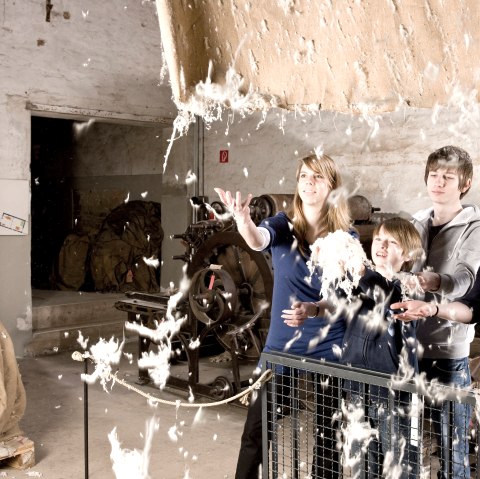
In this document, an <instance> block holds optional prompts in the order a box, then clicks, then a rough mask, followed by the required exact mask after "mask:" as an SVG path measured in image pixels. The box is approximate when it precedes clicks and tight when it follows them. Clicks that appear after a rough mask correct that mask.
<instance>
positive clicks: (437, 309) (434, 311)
mask: <svg viewBox="0 0 480 479" xmlns="http://www.w3.org/2000/svg"><path fill="white" fill-rule="evenodd" d="M431 306H433V308H434V309H433V308H432V309H433V312H432V309H431V310H430V312H431V314H430V317H431V318H433V317H435V316H437V315H438V311H439V308H438V304H436V303H432V304H431Z"/></svg>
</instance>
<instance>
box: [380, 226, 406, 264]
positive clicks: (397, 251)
mask: <svg viewBox="0 0 480 479" xmlns="http://www.w3.org/2000/svg"><path fill="white" fill-rule="evenodd" d="M407 260H408V258H406V257H405V254H404V252H403V249H402V247H401V246H400V244H399V242H398V241H397V239H395V238H394V237H393V236H392V235H391V234H390V233H387V232H386V231H385V230H384V229H383V227H380V229H379V231H378V233H377V234H376V235H374V237H373V239H372V261H373V262H374V264H375V266H376V267H377V269H381V270H383V271H384V272H387V273H390V274H393V273H397V272H398V271H400V269H401V268H402V265H403V263H404V262H405V261H407Z"/></svg>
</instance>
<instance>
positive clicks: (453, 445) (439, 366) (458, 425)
mask: <svg viewBox="0 0 480 479" xmlns="http://www.w3.org/2000/svg"><path fill="white" fill-rule="evenodd" d="M419 368H420V372H425V373H426V377H427V379H428V380H429V381H431V380H432V379H435V378H436V379H438V381H439V382H440V383H442V384H446V385H450V386H460V387H468V386H470V384H471V377H470V368H469V366H468V358H461V359H430V358H425V359H422V360H421V361H420V363H419ZM471 415H472V408H471V406H470V405H468V404H460V403H458V402H451V401H444V402H443V403H442V404H441V405H439V406H438V407H432V410H431V419H432V423H433V425H434V427H435V433H436V434H438V436H437V437H438V439H439V446H440V469H441V470H440V471H439V472H438V477H439V478H440V479H447V478H449V479H450V478H452V479H460V478H469V477H470V465H469V462H468V453H469V451H468V431H469V429H468V428H469V424H470V418H471ZM449 417H451V419H450V420H449Z"/></svg>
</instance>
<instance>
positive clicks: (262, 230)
mask: <svg viewBox="0 0 480 479" xmlns="http://www.w3.org/2000/svg"><path fill="white" fill-rule="evenodd" d="M296 180H297V186H296V191H295V196H294V201H293V205H292V208H291V211H290V212H289V213H288V214H286V213H285V212H279V213H277V214H276V215H275V216H273V217H271V218H267V219H265V220H264V221H262V222H261V223H260V225H258V226H256V225H255V224H254V222H253V221H252V219H251V217H250V209H249V204H250V201H251V198H252V195H251V194H249V195H248V196H247V198H246V199H242V195H241V194H240V192H237V193H236V194H235V195H233V194H232V193H231V192H229V191H224V190H222V189H220V188H215V191H216V192H217V193H218V195H219V197H220V199H221V200H222V201H223V203H225V205H226V206H227V207H228V209H229V210H230V211H231V212H232V213H233V216H234V219H235V222H236V225H237V228H238V231H239V233H240V234H241V235H242V237H243V238H244V239H245V241H246V242H247V244H248V245H249V246H250V247H251V248H252V249H254V250H258V251H264V250H268V251H269V252H270V254H271V257H272V265H273V271H274V278H273V297H272V308H271V318H270V327H269V331H268V335H267V339H266V343H265V347H264V351H267V352H287V353H290V354H295V355H299V356H308V357H312V358H316V359H325V360H327V361H333V362H337V361H338V358H337V357H336V355H335V352H334V351H335V349H336V348H340V347H341V344H342V340H343V335H344V332H345V321H344V319H343V318H337V320H336V321H334V322H332V321H331V319H329V318H327V317H322V316H319V314H320V308H319V306H318V302H319V301H320V297H319V295H320V290H321V277H320V276H318V275H317V274H311V273H310V271H309V268H308V265H307V262H308V260H309V258H310V245H311V244H313V243H314V242H315V240H316V239H318V238H322V237H324V236H326V235H327V234H328V233H332V232H334V231H337V230H343V231H349V230H350V228H351V221H350V216H349V210H348V203H347V198H346V195H345V194H343V192H342V180H341V176H340V172H339V170H338V167H337V165H336V164H335V162H334V161H333V160H332V159H331V158H330V157H329V156H327V155H322V156H316V155H310V156H307V157H305V158H303V159H301V160H300V161H299V165H298V168H297V172H296ZM305 318H308V319H306V320H305V321H301V323H302V324H301V325H300V326H298V327H292V326H289V325H288V324H286V323H285V321H291V320H301V319H305ZM287 388H288V385H287ZM287 396H288V395H287ZM322 407H323V413H322V415H321V416H322V418H323V420H321V419H320V418H317V429H318V430H319V433H318V436H317V438H316V439H317V446H316V451H317V454H315V460H314V463H315V464H314V465H313V471H312V473H313V474H312V477H314V478H320V477H335V471H336V470H338V467H339V464H338V462H339V460H338V452H337V450H336V448H335V432H336V431H335V428H334V427H333V426H332V418H331V414H333V412H334V409H333V408H332V405H330V406H329V408H330V409H329V411H330V413H331V414H325V411H326V410H325V407H326V405H325V404H323V405H322ZM319 421H321V424H320V423H319ZM318 451H322V453H321V455H322V457H319V455H318ZM261 462H262V410H261V401H260V400H258V401H255V400H252V401H251V404H250V407H249V411H248V415H247V420H246V423H245V428H244V432H243V435H242V443H241V448H240V455H239V459H238V463H237V471H236V475H235V477H236V479H254V478H256V477H258V474H259V466H260V464H261Z"/></svg>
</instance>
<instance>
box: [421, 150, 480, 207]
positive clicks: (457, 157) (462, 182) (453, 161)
mask: <svg viewBox="0 0 480 479" xmlns="http://www.w3.org/2000/svg"><path fill="white" fill-rule="evenodd" d="M439 168H447V169H448V170H453V171H455V172H456V173H457V175H458V188H459V189H460V190H462V189H463V188H464V187H465V186H466V185H467V182H468V180H471V179H472V178H473V164H472V159H471V158H470V155H469V154H468V153H467V152H466V151H465V150H464V149H462V148H459V147H458V146H450V145H449V146H443V147H442V148H439V149H438V150H435V151H434V152H433V153H430V155H429V156H428V160H427V164H426V166H425V178H424V179H425V184H426V183H427V178H428V174H429V173H430V171H437V170H438V169H439ZM469 189H470V187H469V188H468V189H467V190H465V191H464V192H463V193H461V194H460V198H463V197H464V196H465V195H466V194H467V193H468V190H469Z"/></svg>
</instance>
